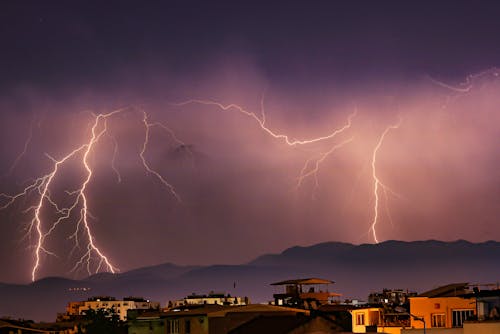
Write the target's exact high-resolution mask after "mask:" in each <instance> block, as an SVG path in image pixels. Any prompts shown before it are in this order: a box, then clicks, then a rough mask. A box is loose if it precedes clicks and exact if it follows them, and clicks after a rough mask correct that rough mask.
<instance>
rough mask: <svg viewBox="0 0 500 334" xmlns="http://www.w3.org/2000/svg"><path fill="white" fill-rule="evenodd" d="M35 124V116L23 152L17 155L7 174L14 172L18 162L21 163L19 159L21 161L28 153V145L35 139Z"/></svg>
mask: <svg viewBox="0 0 500 334" xmlns="http://www.w3.org/2000/svg"><path fill="white" fill-rule="evenodd" d="M34 125H35V118H33V119H32V120H31V124H30V130H29V134H28V137H27V138H26V141H25V142H24V146H23V150H22V151H21V153H19V154H18V155H17V157H16V159H15V160H14V162H13V163H12V165H11V166H10V168H9V171H8V173H7V175H11V174H12V172H13V171H14V169H15V168H16V166H17V164H19V161H21V159H22V158H23V157H24V156H25V155H26V152H27V151H28V146H29V145H30V143H31V140H32V139H33V127H34Z"/></svg>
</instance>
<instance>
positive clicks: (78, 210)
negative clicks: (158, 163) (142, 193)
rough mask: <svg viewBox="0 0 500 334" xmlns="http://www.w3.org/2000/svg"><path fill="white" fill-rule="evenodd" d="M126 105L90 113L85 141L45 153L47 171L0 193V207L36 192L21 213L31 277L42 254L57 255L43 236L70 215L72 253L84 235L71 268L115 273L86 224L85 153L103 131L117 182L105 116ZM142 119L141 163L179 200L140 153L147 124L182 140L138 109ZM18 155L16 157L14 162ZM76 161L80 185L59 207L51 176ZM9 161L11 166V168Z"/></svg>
mask: <svg viewBox="0 0 500 334" xmlns="http://www.w3.org/2000/svg"><path fill="white" fill-rule="evenodd" d="M127 110H131V109H130V108H124V109H118V110H115V111H112V112H109V113H105V114H98V115H94V121H93V123H92V126H91V129H90V136H89V139H88V141H87V142H85V143H84V144H82V145H80V146H78V147H76V148H75V149H73V150H72V151H70V152H69V153H68V154H66V155H65V156H63V157H62V158H60V159H56V158H53V157H51V156H50V155H49V154H46V156H47V157H48V158H49V159H50V160H51V161H52V162H53V165H52V168H51V171H50V172H49V173H47V174H45V175H42V176H40V177H38V178H36V179H35V180H34V181H33V182H31V183H30V184H28V185H27V186H26V187H25V188H24V189H23V190H22V191H20V192H19V193H17V194H15V195H8V194H4V193H2V194H0V198H3V199H4V200H5V202H4V204H3V205H1V206H0V210H3V209H6V208H8V207H9V206H11V205H12V204H13V203H14V202H16V201H17V200H19V199H21V198H27V197H28V196H30V195H32V194H34V195H35V196H36V198H37V199H36V201H35V204H34V205H32V206H30V207H28V208H27V209H25V210H24V213H32V218H31V220H30V222H29V224H28V227H27V235H28V236H29V235H31V234H32V233H34V234H35V239H36V241H35V245H34V254H33V255H34V263H33V266H32V270H31V279H32V280H33V281H34V280H35V279H36V278H37V274H38V271H39V269H40V266H41V264H42V263H41V262H42V254H46V255H51V256H57V255H56V254H55V252H53V251H51V250H49V249H48V248H47V243H46V240H47V238H48V237H49V236H50V235H51V234H52V233H53V232H54V231H55V230H56V228H57V226H58V225H59V224H61V223H63V222H64V221H66V220H69V219H70V218H71V217H73V216H75V219H76V227H75V229H74V231H73V233H72V234H71V235H70V236H69V239H72V240H73V241H74V248H73V250H72V251H71V253H70V254H72V253H73V252H74V251H75V250H76V249H80V248H81V245H80V241H81V239H84V240H85V241H86V244H85V246H84V251H83V255H81V256H80V258H79V259H78V260H77V261H76V262H75V264H74V266H73V268H72V271H75V270H77V269H78V268H80V267H84V268H86V270H87V273H88V274H91V273H97V272H99V271H101V270H105V271H109V272H112V273H115V272H116V271H117V270H118V268H117V267H116V266H115V265H114V264H113V263H112V261H111V260H110V259H109V257H108V256H106V255H105V254H104V252H103V251H102V250H101V249H100V248H99V247H98V246H97V244H96V241H95V236H94V234H93V233H92V230H91V226H90V221H89V220H90V218H92V215H91V214H90V211H89V198H88V193H87V189H88V186H89V185H90V183H91V181H92V178H93V169H92V166H91V164H90V162H89V156H90V155H91V154H92V153H93V151H94V150H95V147H96V146H97V145H98V144H99V141H100V140H101V138H102V137H103V136H104V135H107V136H108V137H109V138H111V140H112V141H113V144H114V152H113V157H112V160H111V166H112V169H113V171H114V172H115V173H116V175H117V179H118V181H119V182H120V181H121V176H120V173H119V172H118V169H117V168H116V166H115V159H116V155H117V154H118V143H117V141H116V139H115V138H114V137H113V136H112V135H111V134H110V133H109V130H108V119H109V118H111V117H112V116H115V115H116V114H119V113H123V112H125V111H127ZM142 116H143V118H142V123H143V125H144V127H145V135H144V141H143V145H142V150H141V152H140V154H139V155H140V158H141V161H142V164H143V167H144V168H145V169H146V171H147V172H149V173H151V174H153V175H155V177H156V178H157V179H158V180H159V181H160V182H161V183H162V185H164V186H165V187H166V188H167V189H168V190H169V192H170V193H171V194H172V195H173V196H174V197H175V198H176V199H177V201H180V196H179V195H178V194H177V192H176V191H175V188H174V187H173V186H172V185H171V184H170V183H169V182H168V181H167V180H166V179H165V178H164V177H162V176H161V174H160V173H159V172H157V171H156V170H154V169H153V168H151V167H150V165H149V163H148V161H147V159H146V158H145V156H144V153H145V151H146V149H147V147H148V144H149V139H150V131H149V130H150V128H151V127H153V126H157V127H161V128H162V129H163V130H165V131H167V132H168V133H169V134H170V136H171V137H172V138H173V139H174V141H175V142H176V143H179V144H180V143H182V144H184V143H183V142H182V141H180V140H179V139H178V138H177V137H176V136H175V134H174V132H173V131H172V130H171V129H170V128H168V127H167V126H165V125H163V124H161V123H158V122H156V123H150V122H149V121H148V116H147V114H146V113H145V112H142ZM31 138H32V131H31V132H30V136H29V138H28V140H27V141H26V144H25V146H24V151H23V154H24V153H25V152H26V150H27V146H28V145H29V142H30V141H31ZM21 156H22V155H20V156H18V157H17V158H16V163H17V161H18V160H19V159H20V157H21ZM72 160H74V161H77V162H78V163H79V164H80V165H81V166H82V167H83V169H84V170H85V177H84V179H83V181H82V182H81V183H80V186H79V187H78V188H77V189H76V190H72V191H69V190H67V191H66V192H65V193H66V195H67V196H68V198H70V199H71V203H70V204H69V205H67V206H65V207H60V206H59V204H58V202H57V201H56V200H55V199H54V198H52V197H51V193H50V189H51V187H52V186H53V183H54V182H55V180H56V179H57V178H58V177H59V174H60V170H61V167H62V166H63V165H64V164H66V163H68V162H69V161H72ZM14 167H15V165H13V167H12V168H14ZM45 207H51V208H52V209H54V212H55V214H56V215H57V218H56V219H55V220H54V221H52V222H47V221H46V220H44V218H43V217H42V210H44V208H45Z"/></svg>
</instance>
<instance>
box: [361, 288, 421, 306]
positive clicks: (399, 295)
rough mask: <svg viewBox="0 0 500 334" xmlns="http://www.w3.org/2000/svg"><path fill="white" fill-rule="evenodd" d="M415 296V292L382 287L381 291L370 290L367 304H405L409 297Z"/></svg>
mask: <svg viewBox="0 0 500 334" xmlns="http://www.w3.org/2000/svg"><path fill="white" fill-rule="evenodd" d="M415 296H417V293H416V292H413V291H408V290H403V289H383V290H382V292H372V293H370V295H369V296H368V304H388V305H393V306H397V305H406V304H408V303H409V299H408V298H409V297H415Z"/></svg>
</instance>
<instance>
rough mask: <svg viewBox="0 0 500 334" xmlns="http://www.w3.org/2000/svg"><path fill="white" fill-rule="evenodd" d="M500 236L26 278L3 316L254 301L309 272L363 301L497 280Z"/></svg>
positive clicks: (12, 290)
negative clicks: (108, 301) (114, 302)
mask: <svg viewBox="0 0 500 334" xmlns="http://www.w3.org/2000/svg"><path fill="white" fill-rule="evenodd" d="M499 262H500V242H496V241H487V242H483V243H471V242H468V241H464V240H459V241H454V242H443V241H435V240H428V241H413V242H403V241H386V242H382V243H379V244H362V245H353V244H348V243H342V242H326V243H321V244H317V245H313V246H308V247H299V246H296V247H292V248H289V249H286V250H285V251H283V252H282V253H280V254H267V255H263V256H260V257H258V258H256V259H255V260H253V261H251V262H249V263H245V264H241V265H210V266H181V265H176V264H172V263H165V264H160V265H156V266H150V267H144V268H139V269H135V270H131V271H128V272H124V273H118V274H110V273H99V274H96V275H93V276H90V277H87V278H86V279H82V280H70V279H66V278H60V277H47V278H43V279H40V280H37V281H35V282H33V283H31V284H26V285H17V284H6V283H0V317H1V316H11V317H14V318H24V319H33V320H37V321H42V320H43V321H54V320H55V318H56V314H57V313H58V312H64V311H65V308H66V305H67V303H68V302H69V301H78V300H85V299H87V298H88V297H91V296H97V295H109V296H114V297H116V298H117V299H120V298H122V297H126V296H142V297H145V298H147V299H151V300H154V301H159V302H160V303H161V305H162V306H163V305H166V304H167V302H168V301H169V300H174V299H179V298H182V297H185V296H187V295H189V294H191V293H201V294H206V293H208V292H210V291H215V292H225V293H229V294H231V295H233V296H236V295H237V296H248V297H249V298H250V300H251V301H252V302H267V301H270V300H272V295H273V293H277V292H280V291H281V290H280V287H274V286H271V285H270V284H271V283H273V282H277V281H281V280H286V279H292V278H306V277H320V278H325V279H330V280H333V281H335V284H334V285H332V286H330V287H329V289H330V291H332V290H333V291H335V292H338V293H341V294H342V298H343V299H347V298H349V299H361V300H366V299H367V296H368V294H369V293H370V292H374V291H381V290H382V289H383V288H391V289H392V288H394V289H396V288H398V289H409V290H411V291H417V292H419V293H420V292H423V291H425V290H430V289H432V288H435V287H437V286H439V285H444V284H448V283H454V282H470V283H496V282H497V281H499V280H500V266H499V265H498V264H499Z"/></svg>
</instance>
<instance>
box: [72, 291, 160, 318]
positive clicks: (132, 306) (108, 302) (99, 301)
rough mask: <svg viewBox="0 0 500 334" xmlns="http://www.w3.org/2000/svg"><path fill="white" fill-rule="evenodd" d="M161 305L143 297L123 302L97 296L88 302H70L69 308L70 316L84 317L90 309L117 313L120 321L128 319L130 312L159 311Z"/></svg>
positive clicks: (128, 298) (127, 298)
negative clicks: (128, 312)
mask: <svg viewBox="0 0 500 334" xmlns="http://www.w3.org/2000/svg"><path fill="white" fill-rule="evenodd" d="M159 308H160V303H158V302H152V301H149V300H147V299H144V298H141V297H126V298H123V299H122V300H116V299H115V298H114V297H110V296H97V297H92V298H89V299H88V300H86V301H81V302H70V303H69V304H68V307H67V314H68V315H69V316H76V315H83V314H85V312H86V311H87V310H89V309H93V310H98V309H104V310H109V311H111V312H115V313H116V314H117V315H118V316H119V317H120V320H122V321H125V320H126V319H127V311H128V310H147V309H159Z"/></svg>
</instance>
